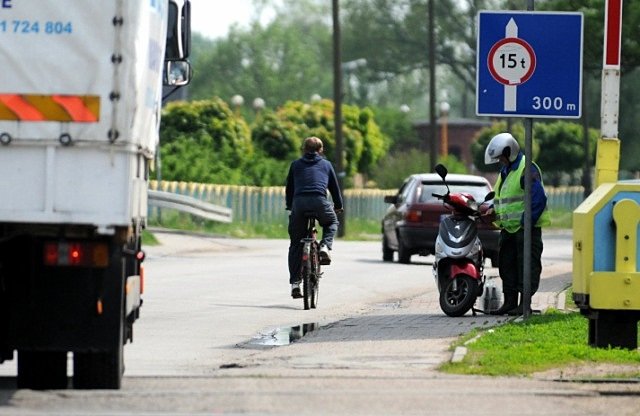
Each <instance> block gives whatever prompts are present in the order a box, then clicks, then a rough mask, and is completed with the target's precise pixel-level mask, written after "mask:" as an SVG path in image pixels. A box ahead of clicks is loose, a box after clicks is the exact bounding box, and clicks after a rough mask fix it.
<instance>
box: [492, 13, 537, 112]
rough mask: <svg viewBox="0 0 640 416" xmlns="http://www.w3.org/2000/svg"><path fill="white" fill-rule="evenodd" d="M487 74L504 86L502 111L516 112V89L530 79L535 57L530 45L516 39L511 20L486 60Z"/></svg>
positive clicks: (516, 34)
mask: <svg viewBox="0 0 640 416" xmlns="http://www.w3.org/2000/svg"><path fill="white" fill-rule="evenodd" d="M487 65H488V66H489V72H490V73H491V75H492V76H493V78H494V79H495V80H496V81H498V82H499V83H501V84H503V85H504V111H516V110H517V87H518V85H520V84H523V83H525V82H527V80H529V78H531V75H533V72H534V71H535V68H536V55H535V53H534V51H533V48H532V47H531V45H529V44H528V43H527V42H526V41H524V40H523V39H520V38H518V25H517V24H516V22H515V20H513V18H511V19H510V20H509V22H508V23H507V25H506V27H505V37H504V39H501V40H499V41H498V42H496V43H495V44H494V45H493V46H492V47H491V51H489V56H488V59H487Z"/></svg>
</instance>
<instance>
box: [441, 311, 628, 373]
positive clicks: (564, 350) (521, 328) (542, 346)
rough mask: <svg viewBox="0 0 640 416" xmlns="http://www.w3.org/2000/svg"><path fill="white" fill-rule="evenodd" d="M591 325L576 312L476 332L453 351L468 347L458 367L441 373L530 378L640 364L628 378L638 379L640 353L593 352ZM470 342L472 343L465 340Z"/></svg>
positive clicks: (450, 366) (445, 368)
mask: <svg viewBox="0 0 640 416" xmlns="http://www.w3.org/2000/svg"><path fill="white" fill-rule="evenodd" d="M587 334H588V322H587V319H586V318H584V317H583V316H581V315H580V314H579V313H577V312H570V313H564V312H559V311H554V310H551V311H548V312H547V313H545V314H543V315H534V316H531V317H530V318H529V319H528V320H526V321H521V322H511V323H508V324H505V325H501V326H498V327H495V328H492V329H489V330H485V331H478V330H474V331H472V332H471V333H469V334H467V335H465V336H464V337H462V338H460V340H458V342H456V343H455V344H454V347H456V346H461V345H463V344H465V347H466V348H467V354H466V355H465V357H464V359H463V360H462V361H461V362H459V363H445V364H443V365H442V366H441V367H440V370H442V371H444V372H447V373H455V374H475V375H489V376H528V375H531V374H533V373H535V372H541V371H546V370H550V369H554V368H562V367H566V366H571V365H578V366H579V365H594V364H601V363H607V364H615V365H632V366H634V367H636V366H637V370H638V371H637V372H635V373H634V374H626V377H632V378H636V377H637V378H640V352H638V350H635V351H629V350H625V349H619V348H608V349H607V348H593V347H590V346H589V345H588V344H587ZM467 341H469V342H467Z"/></svg>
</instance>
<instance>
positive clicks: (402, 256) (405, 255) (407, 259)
mask: <svg viewBox="0 0 640 416" xmlns="http://www.w3.org/2000/svg"><path fill="white" fill-rule="evenodd" d="M398 263H402V264H409V263H411V252H410V251H409V249H408V248H407V247H406V246H405V245H404V244H403V243H402V240H400V239H398Z"/></svg>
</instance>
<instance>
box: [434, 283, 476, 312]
mask: <svg viewBox="0 0 640 416" xmlns="http://www.w3.org/2000/svg"><path fill="white" fill-rule="evenodd" d="M477 297H478V281H477V280H476V279H474V278H472V277H471V276H467V275H458V276H456V277H455V278H453V279H450V280H448V281H447V282H446V283H445V284H444V285H443V287H442V290H440V308H441V309H442V311H443V312H444V313H446V314H447V315H449V316H462V315H464V314H465V313H467V312H468V311H469V309H471V308H472V307H473V304H474V303H475V302H476V298H477Z"/></svg>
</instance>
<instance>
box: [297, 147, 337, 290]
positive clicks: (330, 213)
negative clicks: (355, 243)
mask: <svg viewBox="0 0 640 416" xmlns="http://www.w3.org/2000/svg"><path fill="white" fill-rule="evenodd" d="M322 150H323V147H322V140H320V139H319V138H317V137H307V138H306V139H305V140H304V144H303V145H302V152H303V155H302V157H301V158H299V159H297V160H294V161H293V162H292V163H291V166H290V167H289V173H288V174H287V187H286V193H285V195H286V209H287V210H290V211H291V213H290V214H289V229H288V230H289V239H290V242H289V283H291V297H293V298H301V297H302V293H301V291H300V268H301V266H302V245H301V244H300V240H302V239H303V238H304V237H305V234H306V231H307V219H306V218H305V213H306V212H314V213H315V215H316V218H317V219H318V222H319V223H320V225H321V226H322V239H321V240H320V264H325V265H326V264H331V256H330V255H329V250H331V248H332V246H333V237H334V236H335V234H336V231H337V230H338V217H337V215H336V212H340V211H341V210H342V208H343V205H342V195H341V193H340V186H339V184H338V177H337V176H336V172H335V170H334V169H333V166H332V165H331V162H329V161H328V160H327V159H325V158H324V156H323V154H322ZM327 190H328V191H329V193H330V194H331V198H332V200H333V204H332V203H331V201H330V200H329V199H328V198H327Z"/></svg>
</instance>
